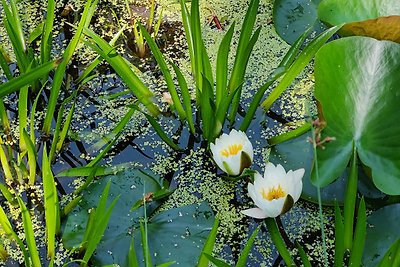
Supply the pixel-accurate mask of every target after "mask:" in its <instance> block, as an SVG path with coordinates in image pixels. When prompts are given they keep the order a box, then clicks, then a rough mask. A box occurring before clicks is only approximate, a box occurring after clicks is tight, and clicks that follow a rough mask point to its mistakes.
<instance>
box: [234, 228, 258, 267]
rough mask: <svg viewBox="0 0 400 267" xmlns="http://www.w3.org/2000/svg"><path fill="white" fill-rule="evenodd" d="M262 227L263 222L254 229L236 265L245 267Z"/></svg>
mask: <svg viewBox="0 0 400 267" xmlns="http://www.w3.org/2000/svg"><path fill="white" fill-rule="evenodd" d="M260 228H261V224H260V225H259V226H258V227H257V228H256V229H255V230H254V231H253V233H252V234H251V236H250V238H249V240H247V242H246V245H245V246H244V248H243V250H242V252H241V253H240V256H239V259H238V261H237V263H236V267H245V266H246V261H247V257H248V256H249V253H250V250H251V247H252V246H253V243H254V240H255V239H256V237H257V235H258V231H260Z"/></svg>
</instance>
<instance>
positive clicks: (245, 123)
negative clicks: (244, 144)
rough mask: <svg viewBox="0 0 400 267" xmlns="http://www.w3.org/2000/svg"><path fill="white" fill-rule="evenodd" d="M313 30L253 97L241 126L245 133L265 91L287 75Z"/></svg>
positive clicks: (296, 45) (302, 36)
mask: <svg viewBox="0 0 400 267" xmlns="http://www.w3.org/2000/svg"><path fill="white" fill-rule="evenodd" d="M310 30H311V28H310V29H308V30H307V31H306V32H305V33H304V34H302V35H301V36H300V37H299V38H298V39H297V40H296V42H295V43H294V44H293V45H292V46H291V47H290V49H289V51H288V52H287V53H286V54H285V56H284V57H283V59H282V61H281V62H280V63H279V66H278V67H277V68H276V69H275V71H274V72H273V73H272V74H271V75H270V76H269V78H268V80H267V81H266V82H265V83H264V84H263V85H262V86H261V87H260V88H259V89H258V90H257V92H256V94H255V95H254V97H253V100H252V101H251V103H250V106H249V109H248V110H247V112H246V116H245V117H244V119H243V121H242V124H241V125H240V130H241V131H243V132H246V131H247V128H248V127H249V126H250V123H251V121H252V120H253V117H254V115H255V113H256V111H257V108H258V106H259V104H260V102H261V99H262V97H263V96H264V93H265V91H266V90H267V89H268V88H269V87H270V86H271V84H273V83H274V82H275V81H276V80H277V79H278V78H279V77H281V76H282V75H283V74H285V73H286V70H287V68H289V66H290V64H292V62H293V61H294V59H295V58H296V55H297V53H298V52H299V50H300V48H301V45H302V44H303V42H304V40H305V39H306V38H307V36H308V34H309V32H310Z"/></svg>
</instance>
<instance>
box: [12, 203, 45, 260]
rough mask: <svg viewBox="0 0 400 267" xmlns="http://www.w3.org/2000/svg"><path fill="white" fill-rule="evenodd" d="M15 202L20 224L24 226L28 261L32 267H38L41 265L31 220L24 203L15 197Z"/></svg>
mask: <svg viewBox="0 0 400 267" xmlns="http://www.w3.org/2000/svg"><path fill="white" fill-rule="evenodd" d="M17 200H18V204H19V206H20V208H21V215H22V223H23V225H24V231H25V241H26V245H27V247H28V251H29V255H30V260H31V261H32V266H33V267H40V266H42V265H41V263H40V258H39V251H38V247H37V246H36V241H35V234H34V232H33V226H32V220H31V216H30V215H29V210H28V209H27V208H26V206H25V204H24V202H23V201H22V200H21V198H20V197H18V196H17Z"/></svg>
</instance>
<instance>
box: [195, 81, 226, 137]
mask: <svg viewBox="0 0 400 267" xmlns="http://www.w3.org/2000/svg"><path fill="white" fill-rule="evenodd" d="M213 98H214V94H213V89H212V85H211V84H210V82H209V81H208V80H207V78H206V77H204V76H203V90H202V92H201V97H200V100H201V109H200V114H201V121H202V123H203V125H202V130H203V137H204V139H206V140H208V141H213V140H212V137H213V136H214V135H215V134H214V133H219V132H220V130H221V128H222V126H221V125H216V122H217V120H216V107H215V103H214V99H213Z"/></svg>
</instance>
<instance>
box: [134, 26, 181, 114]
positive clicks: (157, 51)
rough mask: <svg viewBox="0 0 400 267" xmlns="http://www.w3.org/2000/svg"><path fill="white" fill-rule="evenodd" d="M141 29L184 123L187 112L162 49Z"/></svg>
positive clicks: (141, 27)
mask: <svg viewBox="0 0 400 267" xmlns="http://www.w3.org/2000/svg"><path fill="white" fill-rule="evenodd" d="M139 28H140V30H141V32H142V34H143V36H144V38H146V41H147V44H148V45H149V47H150V50H151V51H152V52H153V56H154V58H155V59H156V61H157V63H158V66H159V67H160V70H161V72H162V73H163V76H164V79H165V82H166V83H167V87H168V91H169V93H170V94H171V98H172V101H173V102H174V106H175V109H176V112H177V113H178V116H179V118H180V120H181V121H184V120H185V118H186V112H185V110H184V109H183V107H182V103H181V101H180V99H179V96H178V92H177V91H176V88H175V84H174V80H173V79H172V75H171V72H170V71H169V69H168V66H167V63H166V62H165V59H164V56H163V55H162V53H161V51H160V49H159V48H158V46H157V44H156V42H155V41H154V40H153V38H152V37H151V36H150V34H149V33H148V32H147V31H146V29H145V28H144V27H143V26H142V25H141V24H139Z"/></svg>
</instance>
